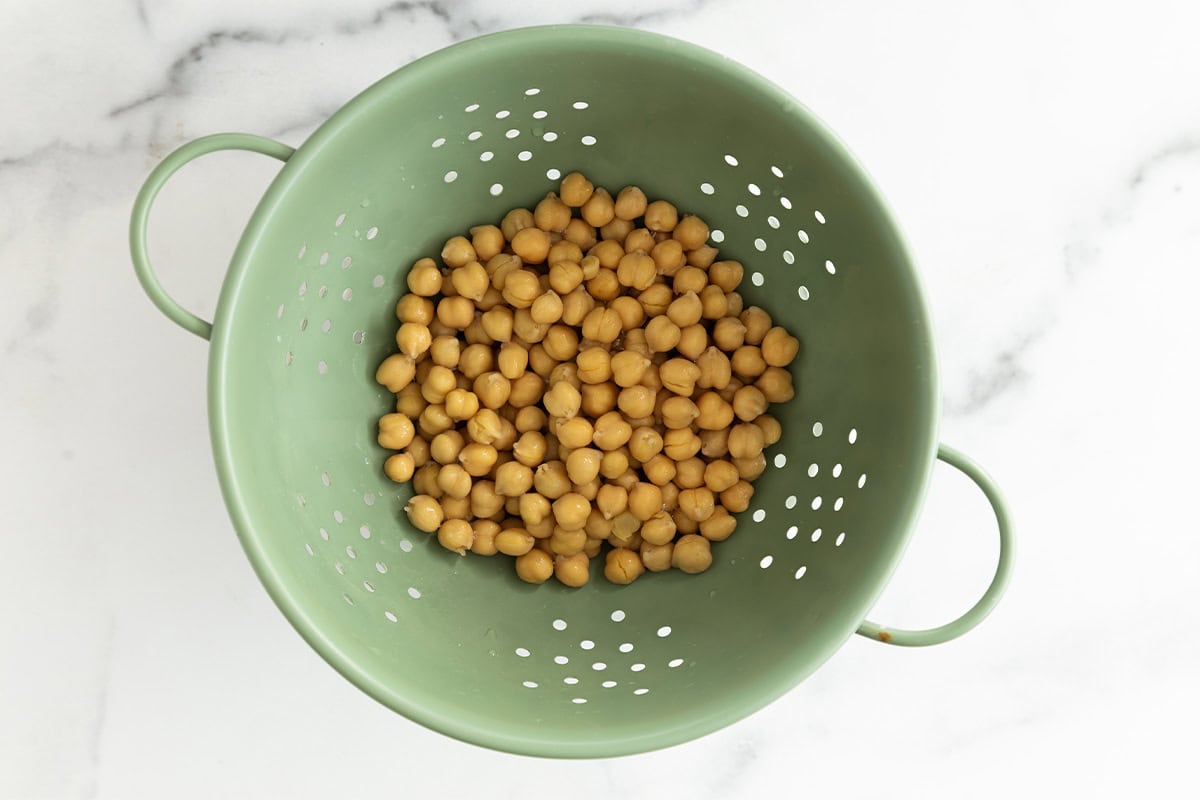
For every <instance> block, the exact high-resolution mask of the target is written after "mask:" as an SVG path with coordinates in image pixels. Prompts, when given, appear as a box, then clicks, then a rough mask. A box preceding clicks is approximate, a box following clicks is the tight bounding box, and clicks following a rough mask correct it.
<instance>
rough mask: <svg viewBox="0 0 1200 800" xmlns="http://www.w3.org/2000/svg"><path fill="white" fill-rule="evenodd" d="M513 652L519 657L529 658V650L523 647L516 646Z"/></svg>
mask: <svg viewBox="0 0 1200 800" xmlns="http://www.w3.org/2000/svg"><path fill="white" fill-rule="evenodd" d="M513 652H514V653H516V654H517V655H518V656H520V657H521V658H529V651H528V650H526V649H525V648H524V647H518V648H517V649H516V650H514V651H513Z"/></svg>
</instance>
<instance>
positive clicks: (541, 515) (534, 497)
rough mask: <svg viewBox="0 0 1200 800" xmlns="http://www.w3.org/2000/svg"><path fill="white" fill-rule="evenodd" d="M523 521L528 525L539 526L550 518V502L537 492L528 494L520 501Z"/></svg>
mask: <svg viewBox="0 0 1200 800" xmlns="http://www.w3.org/2000/svg"><path fill="white" fill-rule="evenodd" d="M519 504H520V505H519V509H520V514H521V519H522V520H523V521H524V522H525V523H526V524H527V525H537V524H538V523H539V522H541V521H542V520H544V519H545V518H546V517H548V516H550V513H551V507H550V501H549V500H547V499H546V498H545V497H542V496H541V495H540V494H538V493H537V492H526V493H525V494H523V495H521V497H520V499H519Z"/></svg>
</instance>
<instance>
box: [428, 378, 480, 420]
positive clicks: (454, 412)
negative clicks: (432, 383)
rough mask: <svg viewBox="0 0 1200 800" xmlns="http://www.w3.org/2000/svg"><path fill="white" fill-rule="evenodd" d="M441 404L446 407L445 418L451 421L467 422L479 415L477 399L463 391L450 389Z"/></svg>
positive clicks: (472, 393)
mask: <svg viewBox="0 0 1200 800" xmlns="http://www.w3.org/2000/svg"><path fill="white" fill-rule="evenodd" d="M442 369H446V367H442ZM426 385H428V384H426ZM442 402H443V403H444V405H445V407H446V416H448V417H450V419H452V420H456V421H462V420H468V419H470V418H471V417H473V416H475V415H476V414H477V413H479V398H477V397H476V396H475V393H474V392H469V391H467V390H465V389H451V390H450V391H449V392H447V393H446V395H445V398H444V399H443V401H442Z"/></svg>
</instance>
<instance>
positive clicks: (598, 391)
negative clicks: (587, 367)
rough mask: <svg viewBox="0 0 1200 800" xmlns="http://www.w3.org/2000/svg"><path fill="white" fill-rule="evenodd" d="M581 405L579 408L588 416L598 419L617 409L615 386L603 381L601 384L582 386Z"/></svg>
mask: <svg viewBox="0 0 1200 800" xmlns="http://www.w3.org/2000/svg"><path fill="white" fill-rule="evenodd" d="M580 391H581V392H582V393H583V404H582V405H581V407H580V408H582V409H583V413H584V414H587V415H588V416H593V417H599V416H601V415H604V414H607V413H608V411H611V410H612V409H614V408H617V392H618V390H617V384H614V383H612V381H607V380H606V381H605V383H601V384H583V385H582V386H581V389H580Z"/></svg>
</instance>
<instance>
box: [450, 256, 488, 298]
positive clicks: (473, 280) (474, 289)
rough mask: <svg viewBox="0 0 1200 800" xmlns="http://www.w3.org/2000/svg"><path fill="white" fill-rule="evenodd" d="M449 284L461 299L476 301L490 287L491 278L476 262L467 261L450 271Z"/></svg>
mask: <svg viewBox="0 0 1200 800" xmlns="http://www.w3.org/2000/svg"><path fill="white" fill-rule="evenodd" d="M450 284H451V285H452V286H453V287H454V291H456V292H458V293H459V294H460V295H462V296H463V297H466V298H469V299H471V300H476V301H478V300H481V299H482V298H483V295H484V293H485V292H486V291H487V290H488V287H490V286H491V277H490V276H489V275H488V274H487V270H485V269H484V268H483V265H482V264H480V263H479V262H478V261H468V262H467V263H466V264H463V265H462V266H460V267H458V268H456V269H453V270H451V271H450Z"/></svg>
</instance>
